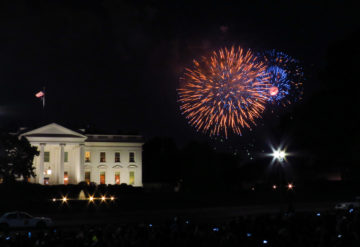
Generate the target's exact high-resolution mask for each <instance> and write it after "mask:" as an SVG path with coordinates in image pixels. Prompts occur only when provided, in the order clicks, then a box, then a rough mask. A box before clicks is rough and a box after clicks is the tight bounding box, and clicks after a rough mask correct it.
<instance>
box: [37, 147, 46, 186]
mask: <svg viewBox="0 0 360 247" xmlns="http://www.w3.org/2000/svg"><path fill="white" fill-rule="evenodd" d="M44 147H45V143H40V163H39V171H38V172H37V175H38V178H39V180H38V182H39V184H44Z"/></svg>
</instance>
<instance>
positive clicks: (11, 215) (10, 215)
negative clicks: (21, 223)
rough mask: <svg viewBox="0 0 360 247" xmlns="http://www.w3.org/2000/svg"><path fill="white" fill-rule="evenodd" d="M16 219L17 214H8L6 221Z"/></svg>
mask: <svg viewBox="0 0 360 247" xmlns="http://www.w3.org/2000/svg"><path fill="white" fill-rule="evenodd" d="M16 218H17V215H16V213H14V214H8V215H7V216H6V219H16Z"/></svg>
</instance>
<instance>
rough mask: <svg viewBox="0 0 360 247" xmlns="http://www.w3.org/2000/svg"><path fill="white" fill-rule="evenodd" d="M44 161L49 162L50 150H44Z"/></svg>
mask: <svg viewBox="0 0 360 247" xmlns="http://www.w3.org/2000/svg"><path fill="white" fill-rule="evenodd" d="M44 162H50V152H44Z"/></svg>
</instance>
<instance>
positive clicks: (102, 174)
mask: <svg viewBox="0 0 360 247" xmlns="http://www.w3.org/2000/svg"><path fill="white" fill-rule="evenodd" d="M100 184H105V172H100Z"/></svg>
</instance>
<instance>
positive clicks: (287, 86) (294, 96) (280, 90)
mask: <svg viewBox="0 0 360 247" xmlns="http://www.w3.org/2000/svg"><path fill="white" fill-rule="evenodd" d="M263 57H264V63H265V64H266V65H267V70H266V71H267V73H268V74H269V75H270V83H271V87H270V89H269V90H270V92H269V93H270V96H271V97H270V98H269V101H270V102H272V103H276V104H279V105H283V106H286V105H289V104H291V102H292V101H297V100H299V99H301V98H302V94H303V91H302V81H303V75H304V73H303V71H302V68H301V66H300V65H299V63H298V61H297V60H295V59H293V58H291V57H290V56H288V55H286V54H285V53H283V52H278V51H275V50H271V51H267V52H265V53H264V54H263Z"/></svg>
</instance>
